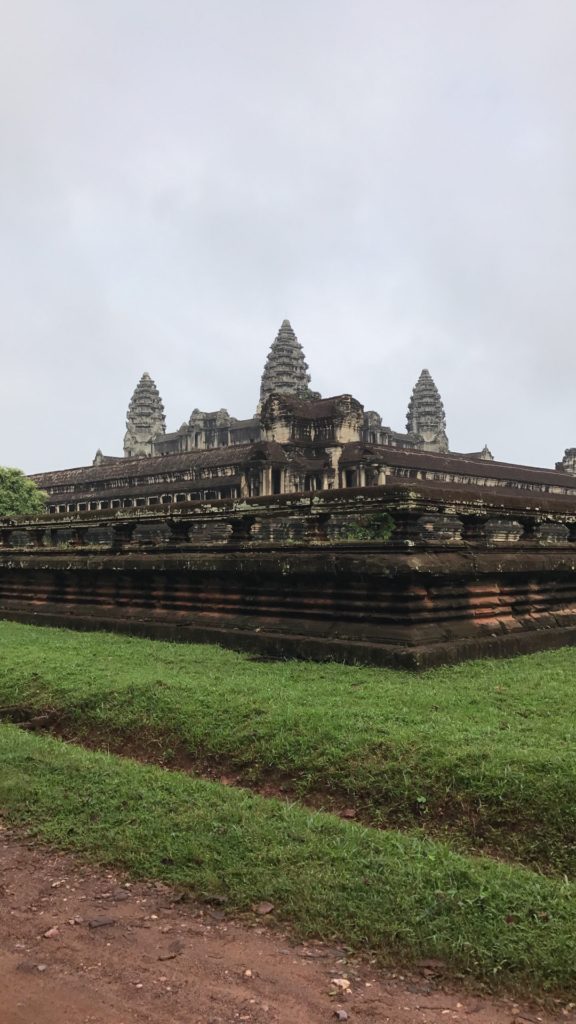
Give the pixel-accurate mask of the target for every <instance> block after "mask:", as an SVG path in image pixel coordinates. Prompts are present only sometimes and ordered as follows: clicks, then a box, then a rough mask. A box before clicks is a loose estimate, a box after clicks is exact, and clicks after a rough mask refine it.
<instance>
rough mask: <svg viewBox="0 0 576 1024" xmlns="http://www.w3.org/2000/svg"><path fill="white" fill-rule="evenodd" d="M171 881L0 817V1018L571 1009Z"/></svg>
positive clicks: (171, 1018) (427, 1019) (305, 1019)
mask: <svg viewBox="0 0 576 1024" xmlns="http://www.w3.org/2000/svg"><path fill="white" fill-rule="evenodd" d="M179 895H180V894H178V893H176V892H175V891H174V890H172V889H169V888H168V887H166V886H164V885H162V884H157V883H149V884H141V883H134V884H133V885H130V884H129V883H128V882H127V881H126V880H125V879H124V878H123V877H121V876H120V875H118V874H115V873H113V872H108V871H104V870H95V869H93V868H89V867H86V866H85V865H83V864H80V863H79V862H78V861H75V860H74V859H73V858H72V857H69V856H65V855H62V854H58V853H54V852H52V851H48V850H46V849H44V848H41V847H37V846H34V845H32V844H30V843H28V842H27V841H25V840H23V839H22V838H21V837H18V836H17V835H15V834H13V833H11V831H10V830H9V829H6V828H4V829H1V831H0V1024H68V1022H73V1024H237V1022H239V1021H246V1022H247V1024H321V1022H331V1021H332V1022H333V1021H336V1020H338V1019H339V1018H338V1016H337V1012H336V1011H338V1010H341V1011H344V1012H345V1013H346V1014H347V1015H348V1017H347V1018H346V1017H341V1018H340V1019H343V1020H346V1019H348V1021H349V1022H350V1024H444V1022H448V1021H450V1022H452V1021H456V1022H466V1021H468V1022H471V1024H511V1022H517V1024H533V1022H534V1024H535V1022H544V1024H551V1022H552V1021H554V1020H558V1019H560V1020H569V1021H570V1020H574V1019H575V1018H574V1017H573V1014H572V1008H571V1007H569V1008H566V1007H559V1016H558V1017H555V1016H550V1015H549V1014H546V1013H544V1012H543V1011H541V1010H539V1009H534V1008H533V1007H532V1008H531V1007H529V1006H528V1005H527V1004H526V1005H524V1004H513V1003H512V1002H510V1001H508V1002H505V1001H502V1002H499V1001H493V1000H491V999H487V998H484V997H481V996H475V995H471V994H470V993H464V992H457V991H454V990H453V989H446V990H445V989H443V988H442V987H440V984H441V979H439V976H438V972H439V970H441V965H438V964H435V963H434V962H429V963H426V962H424V963H423V964H422V965H420V968H419V973H418V974H416V975H409V974H405V973H403V972H401V971H382V970H378V969H377V968H376V967H375V966H374V965H371V964H370V963H369V962H368V961H367V960H361V959H355V958H351V959H350V958H347V957H346V953H345V951H343V950H341V949H335V948H333V947H330V946H327V945H325V944H321V943H309V944H307V945H294V944H293V943H292V942H291V941H290V939H289V938H287V937H286V935H285V934H284V933H283V932H281V931H280V930H278V929H277V928H276V927H269V926H268V922H269V920H270V919H269V918H266V919H265V920H264V919H263V918H262V917H258V916H257V915H253V917H252V916H250V918H246V919H244V920H242V921H232V920H229V919H227V918H226V917H225V915H224V912H223V911H222V910H219V909H214V908H209V907H207V906H203V905H200V904H196V903H191V902H187V901H184V900H182V899H179V898H178V897H179ZM265 921H266V923H265ZM333 979H343V982H344V984H345V983H346V981H348V982H349V984H350V988H349V991H347V992H344V991H342V990H341V988H339V986H338V985H336V984H334V981H333ZM334 991H335V992H336V994H330V993H331V992H334Z"/></svg>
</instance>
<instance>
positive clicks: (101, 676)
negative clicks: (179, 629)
mask: <svg viewBox="0 0 576 1024" xmlns="http://www.w3.org/2000/svg"><path fill="white" fill-rule="evenodd" d="M0 649H1V652H2V656H1V659H0V705H4V706H6V705H15V706H17V707H18V706H22V707H28V708H35V709H37V710H41V709H43V708H46V707H51V708H55V709H57V710H59V711H61V712H63V713H64V714H65V720H66V730H67V735H68V734H70V732H72V734H73V735H77V736H78V737H79V738H82V736H88V735H90V736H91V737H92V738H94V737H95V738H96V739H98V740H100V741H102V742H109V743H110V745H111V746H112V747H115V748H116V749H122V745H123V743H124V742H126V743H127V744H128V748H129V749H132V748H133V745H134V744H137V745H139V747H140V749H141V752H142V753H143V754H146V753H148V754H149V755H151V756H154V757H159V758H165V759H166V762H167V763H170V758H171V757H173V755H174V754H175V752H180V753H181V752H182V751H184V752H187V753H188V754H189V755H190V757H191V758H192V759H193V761H194V762H195V764H196V765H198V766H199V767H202V766H203V765H204V766H211V765H214V764H217V765H222V766H225V767H226V768H230V769H232V770H236V771H238V772H239V773H240V775H241V777H242V778H243V779H245V780H246V782H247V783H250V784H256V785H258V784H260V783H263V782H266V781H267V780H269V779H270V778H271V777H272V778H275V777H278V778H282V780H283V781H284V782H285V783H286V784H287V785H288V786H289V788H290V791H291V792H292V793H293V794H295V795H298V796H301V797H306V796H309V797H320V798H321V799H322V798H324V797H326V800H327V805H328V804H329V799H330V796H331V795H334V796H336V797H337V798H341V799H342V800H345V801H346V802H347V803H349V804H354V805H355V806H357V807H358V808H359V809H360V812H361V815H362V817H363V820H365V821H370V822H373V823H376V824H379V823H385V824H388V825H394V826H399V827H414V826H423V827H424V828H427V829H429V830H431V831H434V832H436V833H438V831H439V830H442V829H446V830H447V834H451V835H452V836H453V837H454V838H457V839H458V841H461V840H462V839H464V841H465V842H472V843H473V844H474V845H475V847H477V848H482V844H483V843H485V844H486V845H487V847H488V848H489V849H490V850H491V851H497V852H500V853H501V854H503V855H504V856H506V857H512V858H517V859H522V860H524V861H525V862H526V863H529V864H535V865H538V866H540V867H541V868H543V869H545V870H556V871H560V872H566V873H568V874H569V875H574V874H575V873H576V799H575V797H574V794H575V793H576V757H575V738H576V686H575V682H576V651H574V650H571V649H564V650H559V651H553V652H547V653H545V654H537V655H532V656H529V657H523V658H515V659H510V660H506V661H482V662H475V663H466V664H463V665H458V666H455V667H449V668H443V669H437V670H435V671H431V672H427V673H424V674H422V675H418V676H415V675H412V674H409V673H405V672H394V671H388V670H384V669H370V668H354V667H349V666H342V665H337V664H329V665H319V664H311V663H305V662H272V663H262V662H255V661H252V660H250V658H248V657H247V656H245V655H242V654H236V653H233V652H230V651H226V650H221V649H219V648H217V647H209V646H192V645H178V644H170V643H163V642H159V641H153V640H142V639H134V638H130V637H123V636H114V635H110V634H104V633H91V634H81V633H75V632H72V631H66V630H54V629H39V628H36V627H32V626H22V625H17V624H14V623H9V622H0Z"/></svg>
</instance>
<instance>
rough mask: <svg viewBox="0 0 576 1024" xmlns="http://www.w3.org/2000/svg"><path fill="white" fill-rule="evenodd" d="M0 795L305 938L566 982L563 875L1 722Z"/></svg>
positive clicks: (19, 810)
mask: <svg viewBox="0 0 576 1024" xmlns="http://www.w3.org/2000/svg"><path fill="white" fill-rule="evenodd" d="M0 805H1V806H2V807H3V808H4V812H5V813H6V814H7V815H8V818H9V819H10V820H12V821H14V822H17V823H20V824H24V825H26V826H28V827H29V828H30V830H31V831H32V832H33V834H35V835H37V836H38V837H39V838H41V839H43V840H46V841H48V842H50V843H53V844H55V845H57V846H58V847H60V848H63V849H68V850H73V851H75V852H77V853H80V854H82V855H84V856H86V857H88V858H90V859H91V860H93V861H97V862H99V863H104V864H110V865H117V866H120V867H122V868H125V869H127V870H128V871H130V873H131V874H132V875H133V876H135V877H146V878H157V879H162V880H164V881H165V882H168V883H176V884H178V885H182V886H186V887H187V888H188V889H189V890H190V891H191V892H193V893H195V894H197V895H199V896H202V897H204V898H205V899H208V900H209V899H210V898H213V897H222V896H224V897H226V901H227V902H226V906H227V908H228V909H229V910H230V911H231V912H232V911H244V910H248V909H249V908H250V906H251V905H252V904H253V903H254V902H255V901H258V900H262V899H266V900H271V901H272V902H273V903H274V905H275V908H276V917H277V918H278V919H279V920H284V921H286V922H288V923H289V924H290V925H291V927H292V928H293V929H294V931H295V933H297V934H298V935H300V936H302V937H305V936H307V937H312V936H317V937H321V938H334V937H335V938H337V939H339V940H340V941H343V942H345V943H348V944H350V945H351V946H353V947H355V948H360V949H361V948H364V949H370V950H374V951H376V952H377V954H378V955H380V956H381V957H382V958H384V959H387V960H388V961H390V960H392V959H394V958H395V959H398V958H400V959H401V960H403V961H404V962H406V961H408V962H409V961H411V960H413V959H415V958H418V957H420V956H427V957H429V956H434V957H439V958H441V959H442V960H444V961H445V962H446V963H447V964H448V965H449V967H450V969H452V970H454V971H464V972H467V973H469V974H470V975H471V976H472V977H475V978H478V979H482V980H483V981H486V982H488V983H490V984H491V985H496V986H498V985H502V986H506V987H507V988H512V989H513V990H522V992H523V993H524V994H526V992H531V993H538V992H544V991H548V992H558V993H561V992H562V993H571V992H573V991H574V989H575V988H576V891H575V887H574V885H572V884H571V883H567V882H562V881H560V880H556V879H550V878H546V877H543V876H541V875H539V874H537V873H535V872H531V871H528V870H526V869H524V868H520V867H513V866H509V865H505V864H501V863H498V862H496V861H493V860H490V859H489V858H474V857H468V856H462V855H460V854H457V853H454V852H452V851H451V850H450V849H449V848H448V847H447V846H446V845H444V844H442V843H438V842H435V841H432V840H427V839H420V838H416V837H414V836H407V835H404V834H402V833H399V832H393V831H390V832H381V831H378V830H375V829H365V828H360V827H358V826H357V825H354V824H350V823H348V822H344V821H341V820H339V819H338V818H336V817H334V816H333V815H329V814H323V813H319V812H311V811H309V810H306V809H304V808H302V807H299V806H298V805H289V804H286V803H284V802H281V801H277V800H272V799H267V798H264V797H260V796H257V795H254V794H251V793H249V792H247V791H246V790H238V789H230V788H227V787H224V786H221V785H219V784H218V783H214V782H205V781H203V780H197V779H192V778H190V776H188V775H185V774H183V773H180V772H168V771H165V770H163V769H161V768H159V767H156V766H146V765H142V764H139V763H137V762H134V761H131V760H129V759H126V758H118V757H115V756H113V755H106V754H101V753H94V752H91V751H87V750H84V749H82V748H80V747H75V746H73V745H69V744H66V743H64V742H62V741H59V740H55V739H52V738H50V737H46V736H42V737H40V736H35V735H30V734H29V733H25V732H22V731H21V730H18V729H17V728H16V727H14V726H1V727H0Z"/></svg>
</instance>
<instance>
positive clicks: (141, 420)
mask: <svg viewBox="0 0 576 1024" xmlns="http://www.w3.org/2000/svg"><path fill="white" fill-rule="evenodd" d="M165 433H166V417H165V416H164V406H163V404H162V399H161V398H160V393H159V391H158V388H157V387H156V385H155V383H154V381H153V380H152V378H151V376H150V374H149V373H143V374H142V376H141V378H140V380H139V382H138V384H137V386H136V390H135V391H134V394H133V395H132V398H131V399H130V405H129V406H128V414H127V416H126V434H125V437H124V455H125V456H126V457H127V458H137V457H139V456H142V455H151V454H152V439H153V438H154V437H157V435H158V434H165Z"/></svg>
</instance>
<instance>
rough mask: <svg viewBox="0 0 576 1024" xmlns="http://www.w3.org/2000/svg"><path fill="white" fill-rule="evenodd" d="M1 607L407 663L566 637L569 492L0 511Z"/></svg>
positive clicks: (413, 491) (424, 487)
mask: <svg viewBox="0 0 576 1024" xmlns="http://www.w3.org/2000/svg"><path fill="white" fill-rule="evenodd" d="M0 545H1V546H0V616H2V617H4V618H11V619H16V620H18V621H25V622H34V623H39V624H50V625H65V626H74V627H78V628H85V629H87V628H92V629H94V628H105V629H117V630H122V631H126V632H131V633H137V634H142V635H152V636H158V637H165V638H169V639H179V640H195V641H209V642H215V643H222V644H225V645H227V646H230V647H234V648H237V649H243V650H251V651H255V652H259V653H261V654H266V655H273V656H290V657H309V658H315V659H336V660H342V661H349V662H358V661H360V662H366V663H373V664H384V665H393V666H398V667H401V666H402V667H410V668H421V667H426V666H429V665H435V664H440V663H443V662H453V661H457V660H461V659H464V658H467V657H479V656H485V655H504V654H513V653H517V652H521V651H533V650H539V649H545V648H548V647H556V646H561V645H563V644H570V643H573V642H574V640H575V639H576V502H575V501H574V498H570V497H568V496H560V495H546V496H542V495H537V496H534V497H533V498H530V497H527V496H525V495H519V494H516V493H514V492H512V491H510V492H504V491H502V490H501V491H500V492H499V493H497V494H495V493H494V492H488V493H487V492H486V491H485V490H483V489H480V488H471V487H453V488H451V489H447V488H446V486H445V485H435V484H433V483H431V482H427V483H422V484H418V485H414V484H412V483H411V484H408V483H407V484H405V485H402V484H400V483H399V484H395V485H394V486H388V487H372V488H369V489H366V490H353V489H348V490H345V491H329V492H322V493H317V494H307V495H282V496H278V497H276V498H271V497H267V498H253V499H247V500H241V501H240V500H238V501H218V502H213V503H206V502H198V503H195V504H189V505H187V506H186V507H185V508H182V507H180V506H177V505H169V506H163V507H161V508H155V509H152V508H143V509H138V510H134V509H118V510H113V511H108V512H102V511H98V512H88V513H83V514H69V515H67V514H57V515H51V516H46V517H45V518H36V519H19V520H13V521H6V520H3V521H0Z"/></svg>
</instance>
